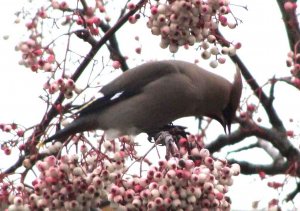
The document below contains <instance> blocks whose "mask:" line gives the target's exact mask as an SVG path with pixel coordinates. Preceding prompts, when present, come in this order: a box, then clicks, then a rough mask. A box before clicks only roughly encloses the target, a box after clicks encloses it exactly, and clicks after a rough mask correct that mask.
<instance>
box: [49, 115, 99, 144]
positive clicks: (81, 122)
mask: <svg viewBox="0 0 300 211" xmlns="http://www.w3.org/2000/svg"><path fill="white" fill-rule="evenodd" d="M87 120H89V119H88V118H86V117H82V118H81V117H79V118H77V119H75V120H74V121H73V122H71V123H70V124H68V125H67V126H66V127H65V128H63V129H61V130H59V131H57V132H56V133H55V134H54V135H52V136H50V137H49V138H47V139H46V140H45V141H44V143H47V142H50V141H53V140H59V141H64V140H65V139H67V138H68V137H69V136H71V135H74V134H76V133H80V132H83V131H87V130H92V129H94V128H93V125H92V124H91V121H87Z"/></svg>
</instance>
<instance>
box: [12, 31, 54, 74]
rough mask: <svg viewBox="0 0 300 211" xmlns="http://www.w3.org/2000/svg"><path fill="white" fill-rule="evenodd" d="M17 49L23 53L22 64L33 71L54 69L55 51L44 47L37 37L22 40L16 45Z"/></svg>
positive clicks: (50, 70)
mask: <svg viewBox="0 0 300 211" xmlns="http://www.w3.org/2000/svg"><path fill="white" fill-rule="evenodd" d="M16 50H19V51H21V53H22V60H21V61H20V62H19V64H20V65H24V66H25V67H28V68H30V69H31V70H32V71H33V72H37V71H38V70H44V71H45V72H52V71H53V63H54V62H55V56H54V52H53V50H52V49H51V48H42V46H41V44H40V42H39V41H38V38H37V37H35V38H31V39H28V40H27V41H24V42H21V43H20V44H19V45H18V46H16Z"/></svg>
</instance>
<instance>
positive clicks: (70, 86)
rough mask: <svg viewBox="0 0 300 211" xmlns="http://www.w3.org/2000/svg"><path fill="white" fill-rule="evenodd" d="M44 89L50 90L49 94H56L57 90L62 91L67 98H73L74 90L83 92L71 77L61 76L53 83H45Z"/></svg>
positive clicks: (77, 92)
mask: <svg viewBox="0 0 300 211" xmlns="http://www.w3.org/2000/svg"><path fill="white" fill-rule="evenodd" d="M44 89H45V90H48V92H49V94H54V93H56V92H57V91H60V92H62V93H63V94H64V96H65V98H67V99H69V98H72V96H73V92H75V93H76V94H79V93H80V92H81V90H80V89H79V88H78V87H77V86H76V84H75V82H74V81H73V80H72V79H71V78H59V79H57V80H55V81H53V82H52V83H50V82H47V83H45V85H44Z"/></svg>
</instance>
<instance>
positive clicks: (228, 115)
mask: <svg viewBox="0 0 300 211" xmlns="http://www.w3.org/2000/svg"><path fill="white" fill-rule="evenodd" d="M242 88H243V84H242V78H241V72H240V70H239V68H238V67H237V71H236V74H235V76H234V80H233V83H232V86H231V91H230V96H229V102H228V104H227V106H226V107H225V109H224V110H223V111H222V112H220V113H218V114H214V115H210V116H209V117H211V118H213V119H215V120H217V121H218V122H219V123H220V124H221V125H222V126H223V128H224V131H225V133H226V134H227V132H228V134H230V133H231V123H232V122H233V120H234V118H235V112H236V110H237V108H238V106H239V103H240V98H241V95H242ZM226 129H227V130H226Z"/></svg>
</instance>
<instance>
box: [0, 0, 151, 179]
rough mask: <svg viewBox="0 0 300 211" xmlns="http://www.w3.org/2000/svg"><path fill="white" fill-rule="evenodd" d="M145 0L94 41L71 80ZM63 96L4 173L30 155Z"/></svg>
mask: <svg viewBox="0 0 300 211" xmlns="http://www.w3.org/2000/svg"><path fill="white" fill-rule="evenodd" d="M146 2H147V0H141V1H139V2H138V3H137V4H136V7H135V9H133V10H130V11H129V12H128V13H126V14H125V15H124V16H122V17H121V18H120V19H119V20H118V21H117V23H116V24H115V25H114V26H113V27H111V28H110V29H109V30H107V31H106V33H105V34H104V36H103V37H102V38H101V39H100V40H99V41H98V42H97V43H96V45H93V46H92V48H91V50H90V51H89V53H88V54H87V55H86V57H85V58H84V60H83V61H82V62H81V63H80V65H79V66H78V67H77V69H76V70H75V72H74V74H73V75H72V77H71V79H72V80H73V81H77V80H78V78H79V77H80V75H81V74H82V73H83V71H84V70H85V68H86V67H87V66H88V64H89V63H90V62H91V61H92V59H93V58H94V56H95V55H96V54H97V52H98V51H99V49H100V48H101V47H102V46H103V45H104V44H105V43H106V42H107V41H108V40H109V39H110V37H111V36H112V35H113V34H114V33H115V32H116V31H117V30H119V29H120V28H121V27H122V26H123V25H124V24H125V23H126V22H127V20H128V18H129V17H130V16H132V15H133V14H134V13H135V12H136V11H138V10H139V9H140V8H141V7H142V6H143V5H144V4H145V3H146ZM64 99H65V97H64V95H63V94H62V93H60V94H59V96H58V97H57V99H56V100H55V103H54V105H52V106H51V108H50V110H49V111H48V113H47V114H45V116H44V117H43V119H42V121H41V123H40V124H39V125H38V126H37V127H36V128H35V129H34V131H33V132H32V135H31V136H30V137H29V138H28V139H27V142H28V143H30V144H27V149H26V150H25V156H20V157H19V159H18V161H17V162H16V163H15V164H14V166H15V167H12V168H8V169H7V170H5V171H4V173H6V174H10V173H13V171H14V170H15V169H17V168H18V167H19V166H21V165H22V162H23V160H24V159H25V158H26V156H28V155H30V154H31V152H32V149H33V148H34V147H35V146H36V144H37V143H38V142H39V139H40V137H41V136H42V135H43V134H44V130H45V129H46V128H47V127H48V125H49V124H50V122H51V121H52V119H53V118H54V117H55V116H56V115H57V114H58V111H57V109H56V107H55V105H59V104H62V102H63V101H64Z"/></svg>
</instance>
